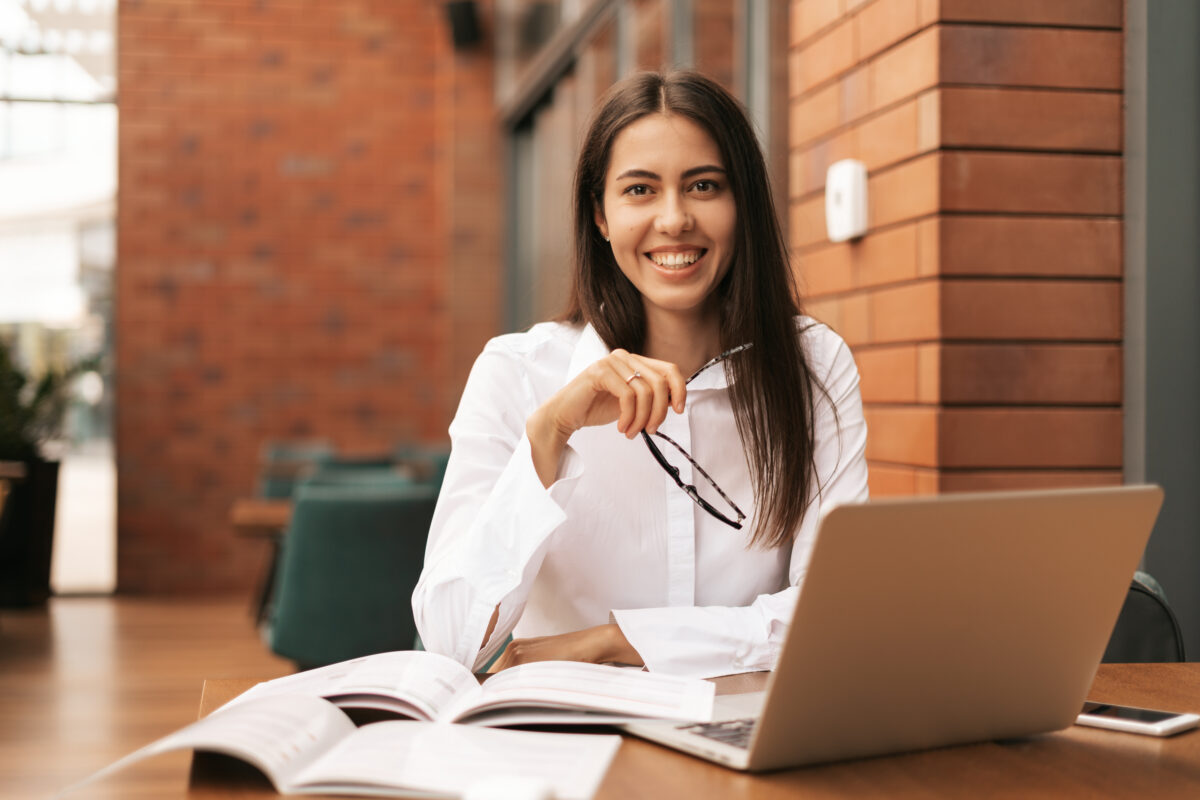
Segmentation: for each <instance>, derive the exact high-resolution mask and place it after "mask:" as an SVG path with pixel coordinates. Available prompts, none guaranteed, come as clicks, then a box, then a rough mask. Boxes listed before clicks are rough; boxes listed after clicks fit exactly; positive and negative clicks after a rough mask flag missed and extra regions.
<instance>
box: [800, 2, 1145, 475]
mask: <svg viewBox="0 0 1200 800" xmlns="http://www.w3.org/2000/svg"><path fill="white" fill-rule="evenodd" d="M791 12H792V19H791V48H790V52H789V59H790V61H789V67H790V77H789V88H790V91H791V128H790V141H791V146H792V152H791V170H790V171H791V175H790V189H791V197H790V202H789V210H790V214H791V230H790V235H791V239H792V241H791V244H792V245H793V248H794V252H795V254H796V257H797V264H798V269H799V276H800V279H801V284H802V286H803V287H804V289H805V292H806V295H807V298H808V302H807V307H808V310H809V312H810V313H811V314H813V315H814V316H816V317H817V318H819V319H822V320H824V321H826V322H828V323H829V324H831V325H832V326H833V327H834V328H835V329H837V330H838V331H839V332H840V333H841V334H842V335H843V336H844V337H845V338H846V340H847V341H848V342H849V343H850V345H851V347H852V348H853V349H854V352H855V356H856V358H857V359H858V363H859V367H860V370H861V372H862V389H863V398H864V401H865V402H866V406H867V420H868V424H869V426H870V439H869V444H868V457H869V459H870V461H871V489H872V492H873V493H875V494H878V495H886V494H911V493H932V492H938V491H956V490H973V489H993V488H1015V487H1036V486H1062V485H1089V484H1091V485H1094V484H1109V483H1119V482H1120V480H1121V379H1122V376H1121V339H1122V330H1121V319H1122V317H1121V313H1122V306H1121V303H1122V286H1121V273H1122V250H1121V248H1122V243H1121V224H1122V220H1121V215H1122V204H1123V195H1122V185H1121V170H1122V146H1123V143H1122V138H1121V136H1122V110H1121V102H1122V95H1121V90H1122V42H1123V32H1122V25H1123V6H1122V4H1121V3H1120V2H1119V1H1118V0H1105V1H1103V2H1091V3H1081V2H1072V3H1034V2H1025V1H1024V0H994V1H992V2H987V3H978V2H969V1H968V0H940V2H938V1H937V0H867V1H866V2H863V1H862V0H859V1H858V2H855V0H795V2H793V3H792V6H791ZM842 158H857V159H859V160H861V161H864V162H865V163H866V165H867V168H868V171H869V196H870V230H869V232H868V234H867V235H866V236H865V237H864V238H863V239H861V240H860V241H857V242H854V243H843V244H831V243H830V242H829V241H828V239H827V238H826V235H825V221H824V180H825V171H826V169H827V168H828V166H829V165H830V164H832V163H833V162H835V161H837V160H839V159H842Z"/></svg>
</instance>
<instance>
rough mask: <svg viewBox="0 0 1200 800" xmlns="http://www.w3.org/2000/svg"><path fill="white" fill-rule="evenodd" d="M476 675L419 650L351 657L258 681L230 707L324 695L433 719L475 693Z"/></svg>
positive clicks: (358, 705) (344, 704)
mask: <svg viewBox="0 0 1200 800" xmlns="http://www.w3.org/2000/svg"><path fill="white" fill-rule="evenodd" d="M478 686H479V682H478V681H477V680H476V679H475V676H474V675H473V674H472V673H471V671H470V670H468V669H467V668H466V667H464V666H463V665H462V664H459V663H458V662H457V661H455V660H453V659H451V658H447V657H445V656H441V655H438V654H437V653H428V652H425V651H423V650H399V651H396V652H392V653H377V654H375V655H370V656H363V657H362V658H354V659H351V660H349V661H342V662H340V663H337V664H330V665H329V666H327V667H318V668H317V669H310V670H306V671H304V672H297V673H296V674H295V675H286V676H284V677H282V678H276V679H275V680H272V681H266V682H264V683H260V684H258V685H257V686H254V687H253V688H251V689H249V690H247V691H246V692H244V693H243V694H241V695H239V696H238V697H236V698H234V699H233V700H231V701H230V703H238V702H242V701H243V700H246V699H252V698H255V697H265V696H269V695H277V694H307V695H312V696H316V697H324V698H327V699H328V700H330V701H332V702H333V703H334V704H335V705H338V706H341V707H343V708H377V709H382V710H385V711H394V712H396V713H398V714H403V715H404V716H408V717H413V718H415V719H425V720H433V719H436V718H437V717H438V716H439V714H441V713H442V709H444V708H446V707H447V706H448V705H450V704H451V703H452V702H453V700H454V698H455V696H456V695H459V694H463V693H468V692H474V691H475V690H476V689H477V688H478Z"/></svg>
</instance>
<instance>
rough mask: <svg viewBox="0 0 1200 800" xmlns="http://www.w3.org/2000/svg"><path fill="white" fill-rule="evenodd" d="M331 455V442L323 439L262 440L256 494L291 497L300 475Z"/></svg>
mask: <svg viewBox="0 0 1200 800" xmlns="http://www.w3.org/2000/svg"><path fill="white" fill-rule="evenodd" d="M333 456H334V450H333V445H332V444H330V443H329V442H327V441H325V440H323V439H317V440H312V441H294V442H283V441H281V442H268V443H266V444H265V445H263V448H262V453H261V456H260V466H259V475H258V496H259V497H266V498H271V499H283V498H287V497H291V496H292V493H293V491H294V490H295V488H296V484H297V483H298V482H299V481H300V480H301V479H302V478H304V476H306V475H308V474H309V473H311V472H312V471H313V470H314V469H316V467H317V466H318V465H320V464H322V463H324V462H327V461H329V460H331V459H332V458H333Z"/></svg>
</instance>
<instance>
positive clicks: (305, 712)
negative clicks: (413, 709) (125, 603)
mask: <svg viewBox="0 0 1200 800" xmlns="http://www.w3.org/2000/svg"><path fill="white" fill-rule="evenodd" d="M620 742H621V739H620V737H619V736H616V735H603V736H598V735H592V734H574V733H572V734H562V733H539V732H532V731H509V730H497V729H493V728H480V727H468V726H461V725H439V724H433V723H428V722H412V721H398V720H397V721H388V722H377V723H373V724H371V725H364V726H363V727H361V728H358V727H355V725H354V723H353V722H351V720H350V718H349V717H347V716H346V714H345V712H343V711H342V710H340V709H339V708H337V707H336V706H334V705H333V704H331V703H330V702H328V701H327V700H322V699H321V698H319V697H313V696H310V695H303V694H301V695H288V694H275V695H271V696H265V697H260V698H258V699H251V700H246V701H244V702H234V703H227V704H226V705H225V706H223V707H222V708H220V709H218V710H216V711H214V712H213V713H212V714H210V715H209V716H207V717H205V718H203V719H201V720H199V721H197V722H193V723H192V724H191V725H188V726H187V727H186V728H183V729H181V730H179V731H176V732H175V733H172V734H170V735H168V736H165V737H163V738H162V739H159V740H158V741H156V742H154V743H152V744H150V745H147V746H146V747H143V748H142V749H141V750H138V751H137V752H135V753H132V754H131V755H128V756H126V757H125V758H123V759H121V760H120V761H118V762H116V763H115V764H112V765H111V766H108V767H106V768H105V769H103V770H101V771H100V772H98V773H96V774H95V775H93V776H91V777H90V778H88V779H87V780H86V781H84V782H83V783H80V784H76V785H75V786H74V787H71V788H70V789H68V790H67V791H65V792H63V793H62V794H68V793H70V792H72V791H74V790H75V789H78V788H80V787H81V786H83V785H85V784H88V783H91V782H93V781H96V780H98V779H100V778H102V777H104V776H107V775H109V774H111V773H113V772H116V771H117V770H119V769H122V768H124V767H126V766H128V765H130V764H132V763H134V762H135V761H140V760H142V759H145V758H149V757H150V756H155V755H158V754H160V753H165V752H167V751H170V750H183V749H196V750H202V751H206V752H214V753H223V754H225V755H229V756H233V757H235V758H239V759H241V760H243V761H246V762H247V763H250V764H252V765H254V766H255V767H257V768H258V769H260V770H262V772H263V774H265V775H266V776H267V778H268V779H270V781H271V783H272V784H273V785H274V786H275V788H276V789H277V790H278V791H279V792H281V793H283V794H347V795H382V794H396V793H398V792H403V793H405V795H406V796H412V795H413V794H418V795H424V796H431V797H445V796H461V795H462V794H463V793H464V792H466V791H467V790H468V789H470V788H471V787H472V785H474V784H476V783H478V782H480V781H489V782H491V781H495V780H497V779H506V778H507V779H509V780H514V779H515V780H526V781H535V782H537V783H538V784H539V785H545V786H547V787H548V788H549V789H551V791H552V793H553V796H554V797H555V798H560V800H586V799H587V798H590V797H591V796H592V795H593V794H595V792H596V789H597V788H598V787H599V785H600V781H601V780H602V779H603V777H604V773H605V771H606V770H607V769H608V765H609V762H611V761H612V758H613V756H614V755H615V754H616V752H617V748H618V747H619V746H620ZM60 796H61V795H60Z"/></svg>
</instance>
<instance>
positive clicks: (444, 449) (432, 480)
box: [395, 444, 450, 487]
mask: <svg viewBox="0 0 1200 800" xmlns="http://www.w3.org/2000/svg"><path fill="white" fill-rule="evenodd" d="M395 460H396V463H397V464H400V465H402V466H404V467H406V468H408V470H409V471H410V472H411V473H412V474H413V476H414V477H415V478H416V479H417V480H419V481H421V482H423V483H429V484H431V485H433V486H437V487H441V485H442V478H443V477H445V475H446V464H447V463H448V462H449V461H450V448H449V446H437V445H415V444H404V445H400V446H398V447H397V448H396V453H395Z"/></svg>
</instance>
